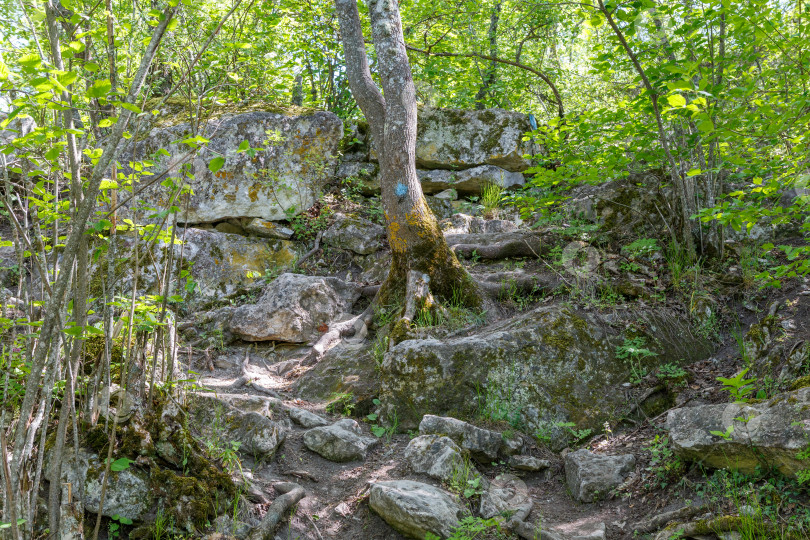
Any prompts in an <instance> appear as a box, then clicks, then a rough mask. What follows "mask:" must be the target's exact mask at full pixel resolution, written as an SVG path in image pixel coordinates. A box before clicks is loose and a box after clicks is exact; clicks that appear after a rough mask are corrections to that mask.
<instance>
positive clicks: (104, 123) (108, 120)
mask: <svg viewBox="0 0 810 540" xmlns="http://www.w3.org/2000/svg"><path fill="white" fill-rule="evenodd" d="M117 120H118V118H105V119H104V120H102V121H101V122H99V123H98V127H102V128H106V127H110V126H111V125H113V124H115V122H116V121H117Z"/></svg>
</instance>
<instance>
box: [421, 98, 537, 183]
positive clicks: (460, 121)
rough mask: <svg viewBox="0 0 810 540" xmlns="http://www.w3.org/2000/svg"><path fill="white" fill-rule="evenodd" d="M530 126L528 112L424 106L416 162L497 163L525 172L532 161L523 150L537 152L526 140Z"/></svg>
mask: <svg viewBox="0 0 810 540" xmlns="http://www.w3.org/2000/svg"><path fill="white" fill-rule="evenodd" d="M530 130H531V126H530V125H529V118H528V116H526V115H525V114H521V113H517V112H512V111H506V110H503V109H486V110H483V111H467V110H461V109H433V108H428V107H424V108H422V109H420V110H419V115H418V120H417V135H416V164H417V166H418V167H421V168H424V169H468V168H471V167H475V166H477V165H495V166H497V167H502V168H503V169H506V170H507V171H513V172H522V171H525V170H526V169H527V168H529V165H530V162H529V160H528V159H526V158H524V157H523V156H524V154H533V153H537V152H538V150H537V148H533V147H532V146H533V145H532V144H531V143H529V142H526V141H524V140H523V135H524V134H525V133H526V132H527V131H530Z"/></svg>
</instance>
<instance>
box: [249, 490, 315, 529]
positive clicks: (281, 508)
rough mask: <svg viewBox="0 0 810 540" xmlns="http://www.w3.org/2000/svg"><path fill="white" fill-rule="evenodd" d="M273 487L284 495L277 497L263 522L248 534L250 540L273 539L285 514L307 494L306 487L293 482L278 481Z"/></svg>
mask: <svg viewBox="0 0 810 540" xmlns="http://www.w3.org/2000/svg"><path fill="white" fill-rule="evenodd" d="M273 489H275V490H276V491H277V492H279V493H282V494H283V495H279V496H278V497H276V500H274V501H273V504H271V505H270V508H268V509H267V513H266V514H265V515H264V518H263V519H262V521H261V523H259V525H257V526H256V527H254V528H253V529H252V530H251V531H250V534H248V540H273V538H274V534H273V532H274V531H275V530H276V527H277V526H278V524H279V523H280V522H281V520H282V519H284V514H286V513H287V512H288V511H289V510H290V509H291V508H292V507H293V506H295V505H296V504H298V502H299V501H300V500H301V499H303V498H304V497H305V496H306V492H305V491H304V488H302V487H301V486H299V485H298V484H295V483H293V482H278V483H276V484H273Z"/></svg>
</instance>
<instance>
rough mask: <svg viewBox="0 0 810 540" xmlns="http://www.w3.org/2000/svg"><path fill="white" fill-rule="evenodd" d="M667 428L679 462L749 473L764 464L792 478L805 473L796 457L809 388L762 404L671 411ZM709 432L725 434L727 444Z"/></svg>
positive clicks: (808, 414) (804, 433) (807, 432)
mask: <svg viewBox="0 0 810 540" xmlns="http://www.w3.org/2000/svg"><path fill="white" fill-rule="evenodd" d="M746 419H747V421H745V420H746ZM666 427H667V429H669V435H670V442H671V443H672V448H673V450H674V451H675V453H676V454H678V455H679V456H681V457H683V458H686V459H689V460H694V461H701V462H703V463H704V464H705V465H707V466H709V467H715V468H728V469H735V470H739V471H743V472H748V473H753V472H754V470H755V469H756V467H757V466H761V465H763V464H767V465H768V466H771V467H773V468H775V469H778V470H779V471H780V472H782V473H783V474H785V475H793V474H796V472H798V471H799V470H802V469H805V468H807V462H806V461H802V460H799V459H798V458H797V457H796V454H797V453H798V452H799V451H800V450H802V449H803V448H805V447H806V446H807V441H808V438H810V387H808V388H801V389H799V390H796V391H794V392H789V393H785V394H779V395H777V396H775V397H773V398H771V399H769V400H768V401H763V402H761V403H751V404H745V403H727V404H717V405H699V406H696V407H683V408H680V409H673V410H671V411H669V414H668V415H667V423H666ZM730 428H731V432H730V433H729V429H730ZM712 431H715V432H718V433H729V434H728V438H727V439H726V438H724V437H720V436H718V435H715V434H712V433H711V432H712Z"/></svg>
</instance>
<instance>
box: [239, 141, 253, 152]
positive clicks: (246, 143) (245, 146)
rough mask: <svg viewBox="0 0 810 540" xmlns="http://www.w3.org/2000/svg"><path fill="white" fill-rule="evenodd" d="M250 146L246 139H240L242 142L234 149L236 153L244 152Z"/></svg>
mask: <svg viewBox="0 0 810 540" xmlns="http://www.w3.org/2000/svg"><path fill="white" fill-rule="evenodd" d="M249 148H250V143H249V142H247V141H242V144H240V145H239V148H238V149H237V150H236V152H237V153H240V154H241V153H242V152H246V151H247V150H248V149H249Z"/></svg>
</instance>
